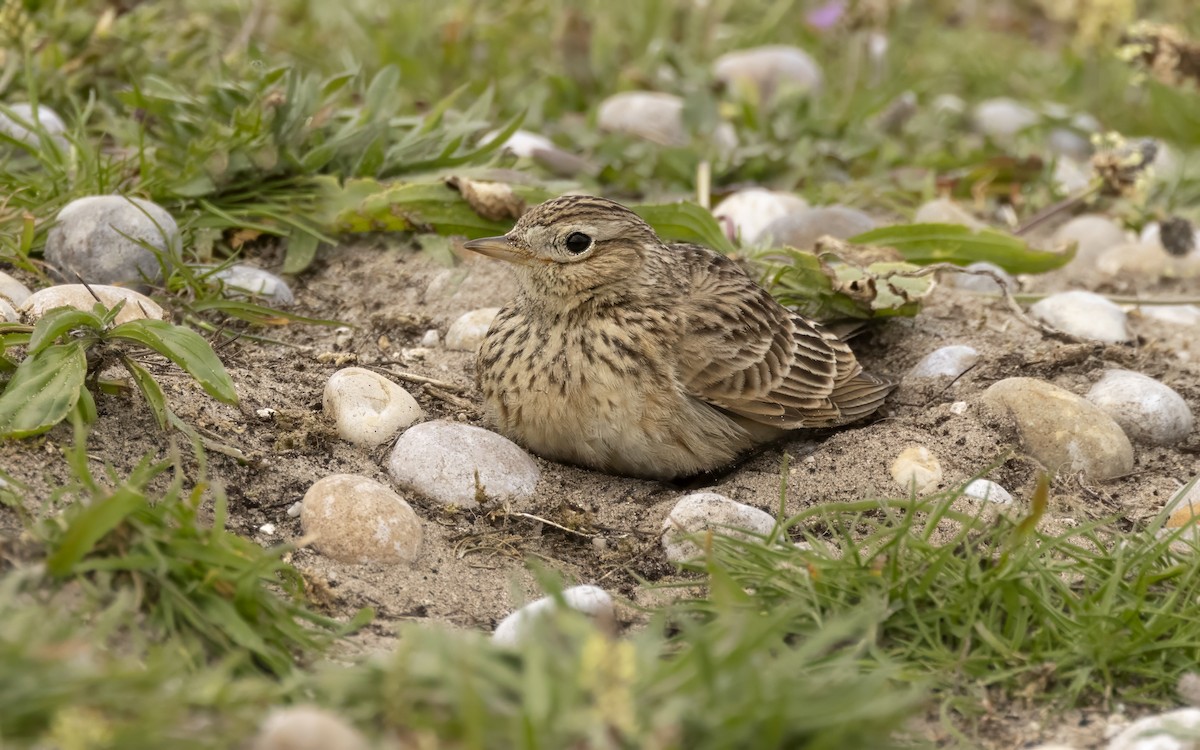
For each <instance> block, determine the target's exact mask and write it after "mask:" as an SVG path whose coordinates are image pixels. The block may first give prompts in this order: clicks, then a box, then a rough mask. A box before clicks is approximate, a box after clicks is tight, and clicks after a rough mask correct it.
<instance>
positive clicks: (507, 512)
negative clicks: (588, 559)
mask: <svg viewBox="0 0 1200 750" xmlns="http://www.w3.org/2000/svg"><path fill="white" fill-rule="evenodd" d="M504 514H505V515H507V516H516V517H517V518H527V519H529V520H530V521H537V522H538V523H544V524H547V525H549V526H553V527H554V528H556V529H559V530H561V531H565V532H567V533H568V534H575V535H576V536H581V537H583V538H584V539H595V538H596V535H595V534H585V533H584V532H582V531H576V530H575V529H570V528H567V527H566V526H563V525H562V524H561V523H555V522H554V521H551V520H550V519H548V518H542V517H541V516H535V515H533V514H532V513H513V512H512V511H510V510H505V511H504Z"/></svg>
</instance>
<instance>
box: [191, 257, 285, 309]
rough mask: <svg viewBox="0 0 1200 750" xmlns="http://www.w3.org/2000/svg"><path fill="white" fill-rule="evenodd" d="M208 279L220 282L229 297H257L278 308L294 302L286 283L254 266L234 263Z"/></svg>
mask: <svg viewBox="0 0 1200 750" xmlns="http://www.w3.org/2000/svg"><path fill="white" fill-rule="evenodd" d="M209 278H210V279H215V280H218V281H220V282H222V283H223V284H224V286H225V290H226V292H227V293H230V294H229V296H231V297H237V296H249V297H257V298H260V299H262V300H264V301H265V302H267V303H269V304H272V305H277V306H279V307H286V306H288V305H290V304H292V303H293V302H295V297H294V296H293V295H292V289H291V287H289V286H288V285H287V282H286V281H284V280H283V279H281V278H279V277H278V276H276V275H275V274H273V273H271V272H270V271H264V270H263V269H261V268H255V267H254V266H248V265H245V264H243V263H235V264H234V265H232V266H227V267H225V268H222V269H221V270H219V271H216V272H214V273H213V274H212V275H211V276H209Z"/></svg>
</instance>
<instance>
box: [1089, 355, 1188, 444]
mask: <svg viewBox="0 0 1200 750" xmlns="http://www.w3.org/2000/svg"><path fill="white" fill-rule="evenodd" d="M1086 398H1087V400H1088V401H1091V402H1092V403H1093V404H1095V405H1096V406H1098V407H1100V408H1101V409H1103V410H1104V412H1105V413H1106V414H1108V415H1109V416H1110V417H1112V418H1113V419H1115V420H1116V421H1117V424H1119V425H1121V429H1123V430H1125V434H1126V435H1128V436H1129V439H1130V440H1136V441H1138V442H1140V443H1150V444H1151V445H1174V444H1175V443H1178V442H1181V441H1183V440H1185V439H1186V438H1187V436H1188V435H1190V434H1191V432H1192V428H1193V427H1194V426H1195V420H1194V418H1193V416H1192V410H1191V409H1190V408H1188V405H1187V402H1186V401H1184V400H1183V397H1182V396H1180V395H1179V394H1178V393H1176V392H1175V390H1174V389H1173V388H1171V387H1170V386H1167V385H1164V384H1163V383H1160V382H1158V381H1157V380H1155V379H1154V378H1151V377H1147V376H1145V375H1143V374H1141V373H1140V372H1131V371H1129V370H1109V371H1108V372H1106V373H1104V377H1102V378H1100V380H1099V381H1097V382H1096V384H1095V385H1093V386H1092V389H1091V390H1090V391H1088V393H1087V397H1086Z"/></svg>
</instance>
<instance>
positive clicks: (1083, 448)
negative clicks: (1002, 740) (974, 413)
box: [983, 378, 1133, 481]
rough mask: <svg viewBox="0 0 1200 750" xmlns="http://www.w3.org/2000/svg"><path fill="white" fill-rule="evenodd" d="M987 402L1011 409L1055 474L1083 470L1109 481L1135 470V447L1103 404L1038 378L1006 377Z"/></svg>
mask: <svg viewBox="0 0 1200 750" xmlns="http://www.w3.org/2000/svg"><path fill="white" fill-rule="evenodd" d="M983 401H984V403H986V404H988V405H989V406H991V407H992V408H993V409H996V410H997V411H1000V412H1002V413H1008V414H1010V415H1011V416H1012V418H1013V419H1014V421H1015V422H1016V424H1017V430H1018V432H1019V433H1020V435H1021V442H1022V444H1023V446H1024V448H1025V450H1026V451H1028V452H1029V454H1030V455H1032V456H1033V457H1034V458H1036V459H1037V460H1038V461H1040V462H1041V463H1042V464H1043V465H1045V466H1046V468H1048V469H1049V470H1051V471H1054V472H1077V471H1078V472H1083V473H1084V474H1086V475H1087V476H1088V477H1089V478H1090V479H1092V480H1096V481H1103V480H1105V479H1111V478H1113V477H1118V476H1121V475H1123V474H1128V473H1129V472H1130V471H1132V470H1133V446H1132V445H1131V444H1130V442H1129V438H1128V437H1126V436H1125V432H1124V431H1123V430H1122V429H1121V426H1120V425H1119V424H1117V423H1116V421H1115V420H1114V419H1113V418H1112V417H1110V416H1109V415H1108V414H1106V413H1104V411H1103V410H1101V409H1100V408H1099V407H1098V406H1096V405H1094V404H1092V403H1091V402H1089V401H1087V400H1085V399H1083V398H1081V397H1079V396H1076V395H1075V394H1074V393H1071V392H1070V391H1066V390H1064V389H1062V388H1059V387H1058V386H1056V385H1052V384H1051V383H1047V382H1045V381H1044V380H1038V379H1036V378H1006V379H1004V380H1001V381H999V382H997V383H994V384H992V386H991V387H989V388H988V389H987V390H986V391H984V392H983Z"/></svg>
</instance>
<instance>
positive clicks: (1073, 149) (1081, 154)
mask: <svg viewBox="0 0 1200 750" xmlns="http://www.w3.org/2000/svg"><path fill="white" fill-rule="evenodd" d="M1046 146H1047V147H1049V149H1050V150H1051V151H1052V152H1054V153H1055V154H1058V155H1059V156H1064V157H1067V158H1068V159H1072V160H1074V161H1077V162H1083V161H1087V160H1088V159H1089V158H1091V156H1092V142H1091V141H1090V140H1088V139H1087V138H1085V137H1084V136H1082V135H1080V134H1079V133H1077V132H1075V131H1074V130H1072V129H1070V128H1055V129H1054V130H1051V131H1050V134H1049V135H1047V136H1046Z"/></svg>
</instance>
